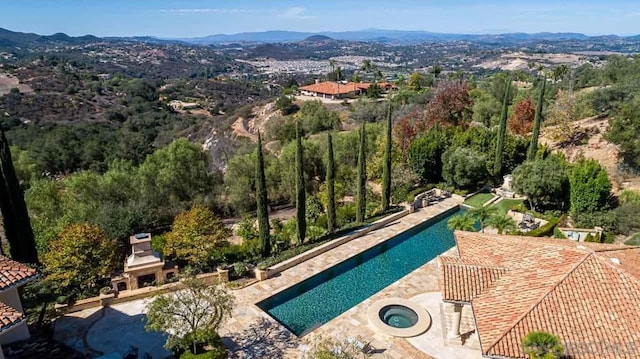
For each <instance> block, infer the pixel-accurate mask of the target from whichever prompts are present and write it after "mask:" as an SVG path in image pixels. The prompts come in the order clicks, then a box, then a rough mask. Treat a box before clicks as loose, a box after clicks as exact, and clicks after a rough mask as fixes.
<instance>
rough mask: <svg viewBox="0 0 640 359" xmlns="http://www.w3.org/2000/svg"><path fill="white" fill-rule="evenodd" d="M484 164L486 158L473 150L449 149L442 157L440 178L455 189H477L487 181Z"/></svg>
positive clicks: (463, 148)
mask: <svg viewBox="0 0 640 359" xmlns="http://www.w3.org/2000/svg"><path fill="white" fill-rule="evenodd" d="M486 162H487V158H486V156H485V155H483V154H481V153H480V152H477V151H475V150H473V149H470V148H465V147H458V148H455V149H449V150H447V151H446V152H445V153H444V154H443V155H442V177H443V178H444V179H445V181H447V183H448V184H449V185H451V186H454V187H456V188H463V189H468V188H477V187H478V185H479V184H481V183H483V182H484V181H485V180H486V179H487V169H486V168H487V167H486Z"/></svg>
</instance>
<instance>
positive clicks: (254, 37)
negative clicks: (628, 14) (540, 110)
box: [0, 28, 640, 47]
mask: <svg viewBox="0 0 640 359" xmlns="http://www.w3.org/2000/svg"><path fill="white" fill-rule="evenodd" d="M309 38H311V39H315V41H318V39H323V40H331V39H333V40H347V41H362V42H383V43H420V42H441V41H460V40H464V41H475V42H505V43H518V42H529V41H562V40H590V39H593V40H616V39H627V40H630V41H638V40H640V35H635V36H628V37H622V36H618V35H604V36H588V35H585V34H580V33H571V32H566V33H551V32H539V33H535V34H527V33H506V34H480V35H478V34H445V33H436V32H429V31H404V30H381V29H366V30H359V31H341V32H332V31H324V32H299V31H263V32H243V33H238V34H217V35H210V36H205V37H197V38H158V37H154V36H133V37H106V38H99V37H96V36H93V35H84V36H78V37H73V36H68V35H66V34H63V33H56V34H53V35H38V34H33V33H24V32H15V31H10V30H7V29H3V28H0V46H1V47H28V46H37V45H44V44H83V43H91V42H96V41H103V40H110V41H119V40H125V41H142V42H183V43H188V44H194V45H220V44H228V43H286V42H298V41H304V40H305V39H309Z"/></svg>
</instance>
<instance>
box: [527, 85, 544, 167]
mask: <svg viewBox="0 0 640 359" xmlns="http://www.w3.org/2000/svg"><path fill="white" fill-rule="evenodd" d="M546 87H547V77H546V76H544V77H542V90H540V95H539V96H538V103H537V104H536V117H535V119H534V121H533V132H532V133H531V143H530V144H529V153H528V154H527V160H529V161H533V160H535V159H536V153H537V152H538V137H539V136H540V125H541V124H542V104H543V102H544V90H545V88H546Z"/></svg>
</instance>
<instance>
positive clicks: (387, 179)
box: [382, 102, 391, 211]
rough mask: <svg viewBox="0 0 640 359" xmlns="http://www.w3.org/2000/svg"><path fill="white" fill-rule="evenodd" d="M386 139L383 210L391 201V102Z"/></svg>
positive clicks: (387, 207) (383, 168)
mask: <svg viewBox="0 0 640 359" xmlns="http://www.w3.org/2000/svg"><path fill="white" fill-rule="evenodd" d="M386 131H387V132H386V141H385V148H384V159H383V165H382V211H386V210H388V209H389V205H390V203H391V102H389V109H388V111H387V128H386Z"/></svg>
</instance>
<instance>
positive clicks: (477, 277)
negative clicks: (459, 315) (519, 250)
mask: <svg viewBox="0 0 640 359" xmlns="http://www.w3.org/2000/svg"><path fill="white" fill-rule="evenodd" d="M475 262H476V263H472V262H470V261H468V260H467V261H464V262H463V261H462V260H460V259H459V258H455V257H445V256H443V257H440V264H441V266H442V267H441V269H442V270H441V272H440V273H441V277H440V283H442V285H443V286H442V299H443V300H445V301H452V302H471V300H472V299H473V298H475V297H476V296H477V295H478V294H480V293H481V292H482V291H483V290H484V289H485V288H487V287H488V286H489V285H490V284H491V283H493V282H494V281H496V280H497V279H498V278H500V276H501V275H502V274H503V273H504V272H505V271H506V270H505V269H504V268H502V267H495V266H492V265H491V264H487V263H485V262H483V261H475Z"/></svg>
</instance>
